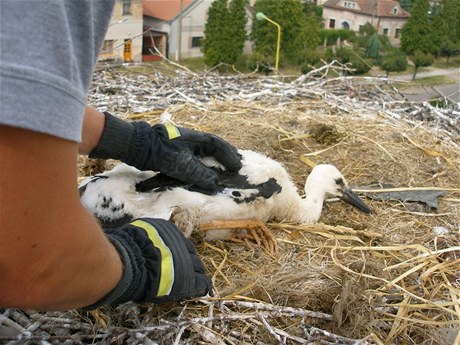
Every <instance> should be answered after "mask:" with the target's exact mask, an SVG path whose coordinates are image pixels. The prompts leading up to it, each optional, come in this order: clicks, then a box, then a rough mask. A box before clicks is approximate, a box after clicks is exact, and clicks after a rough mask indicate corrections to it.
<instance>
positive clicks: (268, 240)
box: [200, 219, 278, 254]
mask: <svg viewBox="0 0 460 345" xmlns="http://www.w3.org/2000/svg"><path fill="white" fill-rule="evenodd" d="M219 229H242V230H247V232H246V233H241V232H232V233H231V235H230V236H229V237H228V238H226V239H227V240H230V241H233V242H237V243H245V240H246V239H250V240H253V241H255V242H256V243H257V244H258V245H261V246H263V247H264V248H265V249H266V250H267V251H268V252H269V253H272V254H273V253H276V251H277V250H278V242H277V240H276V237H275V236H274V235H273V233H272V232H271V231H270V229H268V228H267V226H266V225H265V224H264V223H263V222H262V221H260V220H258V219H236V220H213V221H211V222H209V223H203V224H201V225H200V230H203V231H212V230H219Z"/></svg>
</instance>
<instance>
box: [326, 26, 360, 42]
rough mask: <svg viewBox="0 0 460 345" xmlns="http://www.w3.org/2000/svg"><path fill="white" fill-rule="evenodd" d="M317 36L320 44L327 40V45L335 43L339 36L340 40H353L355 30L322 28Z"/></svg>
mask: <svg viewBox="0 0 460 345" xmlns="http://www.w3.org/2000/svg"><path fill="white" fill-rule="evenodd" d="M319 37H320V39H321V44H323V43H324V41H325V40H327V42H326V44H327V45H334V44H336V43H337V40H338V39H339V38H340V39H341V40H342V41H344V40H347V41H353V40H354V38H355V32H354V31H351V30H329V29H322V30H320V31H319Z"/></svg>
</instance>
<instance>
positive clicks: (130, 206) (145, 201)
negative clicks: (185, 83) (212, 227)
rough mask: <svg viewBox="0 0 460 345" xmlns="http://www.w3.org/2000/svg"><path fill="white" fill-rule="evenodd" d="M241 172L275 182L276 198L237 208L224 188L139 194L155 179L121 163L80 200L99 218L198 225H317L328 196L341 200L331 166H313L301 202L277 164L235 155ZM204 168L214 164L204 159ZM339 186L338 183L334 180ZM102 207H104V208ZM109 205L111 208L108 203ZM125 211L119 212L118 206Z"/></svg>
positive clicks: (259, 156) (259, 157)
mask: <svg viewBox="0 0 460 345" xmlns="http://www.w3.org/2000/svg"><path fill="white" fill-rule="evenodd" d="M239 153H240V154H241V155H242V163H243V167H242V169H241V170H240V171H239V172H238V174H240V175H245V176H247V180H248V182H249V183H251V184H254V185H257V184H261V183H264V182H266V181H267V180H268V179H270V178H274V179H275V180H276V182H277V183H278V184H279V185H280V186H281V191H280V192H279V193H275V194H273V195H272V196H271V197H269V198H257V199H256V200H254V201H252V202H250V203H245V202H242V203H236V202H235V200H234V198H232V195H233V192H235V190H236V188H226V189H224V190H223V191H222V192H221V193H218V194H216V195H206V194H202V193H199V192H194V191H189V190H186V189H183V188H181V187H175V188H173V189H172V190H167V191H162V192H147V193H139V192H136V190H135V185H136V183H137V182H139V181H142V180H145V179H147V178H149V177H151V176H154V175H155V173H153V172H141V171H139V170H137V169H135V168H132V167H129V166H127V165H125V164H120V165H118V166H116V167H115V168H114V169H112V170H111V171H108V172H106V173H104V174H102V175H98V176H106V177H107V178H97V177H96V179H97V180H94V179H95V178H94V177H93V178H89V179H86V180H85V181H83V182H82V184H81V186H85V185H86V187H85V191H84V193H82V196H81V201H82V203H83V205H84V206H85V207H86V208H87V209H88V210H89V211H90V212H91V213H93V214H95V215H96V216H97V217H98V218H101V217H102V218H104V217H105V218H107V219H110V218H111V217H116V216H119V215H117V214H116V212H119V213H121V212H127V213H129V214H130V215H132V216H133V217H134V218H137V217H154V218H163V219H170V217H171V214H172V213H173V212H174V211H175V210H186V211H187V212H188V213H189V214H194V215H195V218H198V219H199V220H200V221H202V222H206V221H210V220H216V219H219V220H223V219H251V218H256V219H259V220H261V221H264V222H265V221H268V220H285V221H294V222H297V223H311V222H316V221H318V219H319V218H320V216H321V210H322V206H323V202H324V199H325V197H326V194H327V193H328V194H332V195H341V193H342V192H343V190H344V189H345V188H348V186H347V182H346V180H345V178H344V177H343V176H342V174H341V173H340V172H339V171H338V170H337V168H335V167H334V166H332V165H318V166H316V167H315V168H314V169H313V170H312V172H311V173H310V175H309V176H308V179H307V181H306V184H305V192H306V198H301V197H300V195H299V193H298V191H297V188H296V187H295V185H294V183H293V182H292V180H291V178H290V176H289V174H288V173H287V171H286V170H285V169H284V167H283V166H282V165H281V164H280V163H279V162H277V161H275V160H273V159H271V158H269V157H267V156H265V155H263V154H261V153H257V152H254V151H250V150H239ZM205 163H206V164H208V165H216V163H215V162H212V163H211V162H210V161H209V160H205ZM339 180H340V181H341V183H340V184H338V183H337V181H339ZM237 192H238V193H240V194H241V193H242V194H243V196H244V193H247V194H250V193H251V192H252V191H251V190H243V189H238V190H237ZM104 200H105V202H106V207H105V208H104V207H102V204H103V203H104ZM108 201H110V207H107V203H108ZM121 206H123V207H121Z"/></svg>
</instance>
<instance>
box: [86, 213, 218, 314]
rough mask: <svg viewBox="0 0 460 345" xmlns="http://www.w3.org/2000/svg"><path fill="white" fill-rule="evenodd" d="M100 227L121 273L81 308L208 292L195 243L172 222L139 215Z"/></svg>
mask: <svg viewBox="0 0 460 345" xmlns="http://www.w3.org/2000/svg"><path fill="white" fill-rule="evenodd" d="M104 231H105V232H106V234H107V236H108V238H109V239H110V241H111V242H112V244H113V245H114V246H115V248H116V249H117V250H118V252H119V254H120V257H121V260H122V263H123V276H122V278H121V280H120V282H119V283H118V285H117V286H116V287H115V288H114V289H113V290H112V291H111V292H110V293H109V294H108V295H107V296H105V297H104V298H103V299H101V300H100V301H99V302H97V303H95V304H93V305H91V306H88V307H86V308H84V309H86V310H91V309H95V308H98V307H100V306H102V305H105V304H121V303H124V302H128V301H134V302H153V303H158V304H160V303H166V302H171V301H177V300H181V299H188V298H193V297H200V296H205V295H207V294H208V293H209V294H212V283H211V280H210V279H209V277H208V276H207V275H206V274H205V268H204V266H203V263H202V262H201V260H200V259H199V257H198V256H197V254H196V250H195V246H194V245H193V243H192V242H191V241H190V240H189V239H187V238H185V237H184V235H183V234H182V231H180V229H178V228H177V227H176V226H175V225H174V224H172V223H170V222H168V221H166V220H164V219H151V218H142V219H137V220H135V221H133V222H132V223H130V224H126V225H125V226H123V227H121V228H118V229H108V230H104Z"/></svg>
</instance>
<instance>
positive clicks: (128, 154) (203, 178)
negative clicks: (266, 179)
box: [89, 112, 242, 191]
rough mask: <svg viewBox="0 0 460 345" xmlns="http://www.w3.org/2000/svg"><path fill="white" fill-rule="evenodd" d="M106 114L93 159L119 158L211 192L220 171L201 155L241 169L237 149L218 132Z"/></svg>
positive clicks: (134, 165)
mask: <svg viewBox="0 0 460 345" xmlns="http://www.w3.org/2000/svg"><path fill="white" fill-rule="evenodd" d="M104 114H105V125H104V131H103V133H102V136H101V139H100V141H99V144H98V146H97V147H96V148H95V149H94V150H93V151H92V152H91V153H90V155H89V156H90V157H92V158H105V159H106V158H113V159H118V160H121V161H122V162H125V163H126V164H129V165H131V166H133V167H135V168H137V169H139V170H154V171H159V172H162V173H164V174H166V175H168V176H170V177H173V178H176V179H178V180H181V181H184V182H186V183H188V184H190V185H194V186H198V187H201V188H204V189H207V190H212V191H215V190H216V189H217V182H218V177H217V174H216V172H215V171H213V170H212V169H209V168H208V167H206V166H205V165H204V164H203V163H202V162H201V161H200V160H199V159H198V157H206V156H212V157H214V158H215V159H216V160H217V161H218V162H220V163H221V164H222V165H224V166H225V167H226V168H227V169H228V170H230V171H238V170H239V169H241V166H242V165H241V156H240V155H239V154H238V151H237V149H236V148H235V147H233V146H232V145H230V144H229V143H227V142H226V141H225V140H223V139H221V138H219V137H217V136H215V135H212V134H208V133H202V132H198V131H194V130H191V129H186V128H181V127H175V126H173V125H166V126H165V125H155V126H153V127H152V126H150V125H149V124H148V123H146V122H131V123H130V122H125V121H123V120H121V119H118V118H117V117H115V116H113V115H111V114H110V113H107V112H105V113H104Z"/></svg>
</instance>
